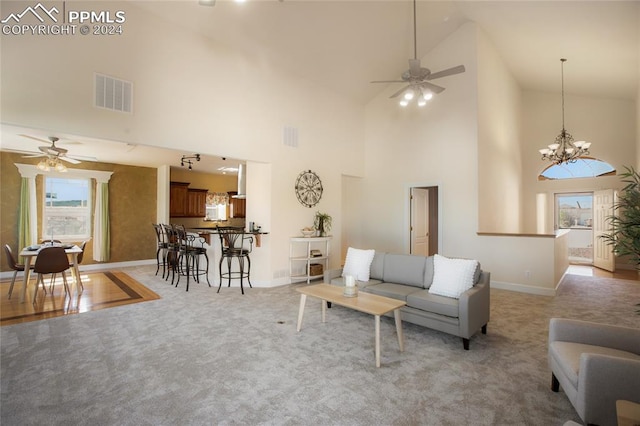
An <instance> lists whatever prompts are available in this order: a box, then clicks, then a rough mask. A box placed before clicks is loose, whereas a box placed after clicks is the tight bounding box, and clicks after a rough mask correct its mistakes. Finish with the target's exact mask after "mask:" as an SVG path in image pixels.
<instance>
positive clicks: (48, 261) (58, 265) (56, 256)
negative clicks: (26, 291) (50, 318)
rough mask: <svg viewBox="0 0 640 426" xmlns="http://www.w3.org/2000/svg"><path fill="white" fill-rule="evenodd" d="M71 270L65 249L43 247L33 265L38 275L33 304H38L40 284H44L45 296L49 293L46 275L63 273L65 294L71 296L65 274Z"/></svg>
mask: <svg viewBox="0 0 640 426" xmlns="http://www.w3.org/2000/svg"><path fill="white" fill-rule="evenodd" d="M69 268H70V265H69V259H68V258H67V253H65V249H64V248H63V247H43V248H42V249H40V251H39V252H38V255H37V256H36V261H35V264H34V265H33V272H36V273H37V274H38V279H37V281H36V288H35V292H34V293H33V303H35V302H36V296H37V295H38V284H42V289H43V290H44V292H45V294H46V292H47V290H46V288H45V286H44V280H43V275H45V274H57V273H60V272H62V280H63V281H64V291H65V293H69V294H70V291H69V284H68V283H67V275H66V274H65V273H64V272H65V271H66V270H67V269H69Z"/></svg>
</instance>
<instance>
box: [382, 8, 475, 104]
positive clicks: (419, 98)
mask: <svg viewBox="0 0 640 426" xmlns="http://www.w3.org/2000/svg"><path fill="white" fill-rule="evenodd" d="M464 71H465V68H464V65H458V66H455V67H452V68H448V69H446V70H442V71H438V72H436V73H432V72H431V70H430V69H428V68H422V67H421V66H420V60H419V59H418V43H417V30H416V0H413V59H409V69H408V70H407V71H405V72H403V73H402V75H401V76H400V77H401V78H402V79H401V80H376V81H372V82H371V83H406V84H408V85H407V86H405V87H403V88H402V89H400V90H398V91H397V92H395V93H394V94H393V95H391V96H390V98H391V99H393V98H395V97H398V96H400V95H402V99H401V100H400V106H402V107H406V106H407V105H409V102H410V101H412V100H414V99H415V100H416V103H417V104H418V106H419V107H423V106H425V105H426V104H427V101H428V100H429V99H431V98H433V95H434V94H436V95H437V94H438V93H441V92H442V91H444V90H445V88H444V87H442V86H438V85H436V84H433V83H430V82H429V80H435V79H437V78H442V77H447V76H450V75H454V74H460V73H463V72H464Z"/></svg>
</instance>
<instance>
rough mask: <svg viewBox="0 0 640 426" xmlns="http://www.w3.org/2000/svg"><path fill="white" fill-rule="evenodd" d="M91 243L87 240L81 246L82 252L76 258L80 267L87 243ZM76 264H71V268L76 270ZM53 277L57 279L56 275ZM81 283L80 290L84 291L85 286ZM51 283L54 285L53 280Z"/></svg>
mask: <svg viewBox="0 0 640 426" xmlns="http://www.w3.org/2000/svg"><path fill="white" fill-rule="evenodd" d="M88 242H89V240H85V241H83V242H82V244H80V250H82V251H81V252H80V253H78V255H77V256H76V259H77V260H78V266H79V265H80V264H81V263H82V259H84V248H85V247H86V246H87V243H88ZM75 267H76V264H75V263H74V262H69V268H75ZM53 276H54V277H55V274H53ZM79 282H80V288H81V289H82V290H84V286H83V285H82V281H79ZM51 283H52V284H53V280H51Z"/></svg>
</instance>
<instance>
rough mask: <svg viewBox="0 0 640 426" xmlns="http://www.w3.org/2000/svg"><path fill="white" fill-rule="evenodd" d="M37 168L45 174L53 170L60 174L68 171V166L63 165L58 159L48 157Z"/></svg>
mask: <svg viewBox="0 0 640 426" xmlns="http://www.w3.org/2000/svg"><path fill="white" fill-rule="evenodd" d="M36 167H37V168H38V169H39V170H42V171H43V172H48V171H50V170H52V169H53V170H55V171H56V172H60V173H64V172H66V171H67V168H66V166H65V165H64V164H62V161H60V159H59V158H58V157H47V158H45V159H43V160H41V161H40V162H39V163H38V165H37V166H36Z"/></svg>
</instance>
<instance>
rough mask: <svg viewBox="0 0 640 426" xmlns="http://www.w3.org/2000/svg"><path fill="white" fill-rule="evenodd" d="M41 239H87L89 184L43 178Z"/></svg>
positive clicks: (75, 180)
mask: <svg viewBox="0 0 640 426" xmlns="http://www.w3.org/2000/svg"><path fill="white" fill-rule="evenodd" d="M44 181H45V191H44V204H43V206H44V209H43V215H42V239H56V240H76V241H77V240H83V239H87V238H89V237H90V236H91V190H90V188H91V185H90V184H91V180H90V179H86V178H80V179H78V178H76V179H73V178H63V177H53V176H45V178H44Z"/></svg>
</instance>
